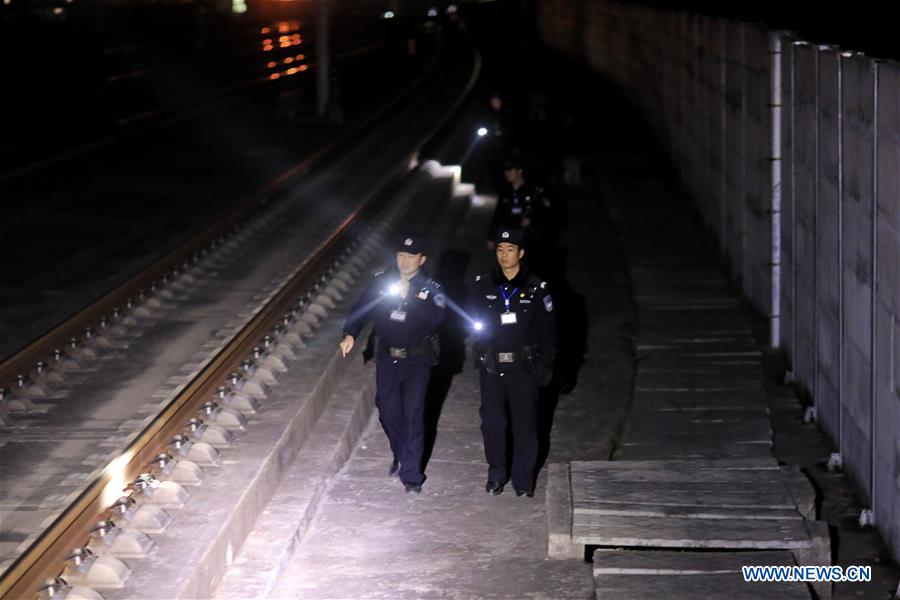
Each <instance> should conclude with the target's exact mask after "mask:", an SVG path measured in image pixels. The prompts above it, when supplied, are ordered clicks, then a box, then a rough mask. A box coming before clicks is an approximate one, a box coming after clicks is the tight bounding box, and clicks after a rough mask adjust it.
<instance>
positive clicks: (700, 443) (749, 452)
mask: <svg viewBox="0 0 900 600" xmlns="http://www.w3.org/2000/svg"><path fill="white" fill-rule="evenodd" d="M622 451H623V453H624V455H625V456H626V457H627V458H631V459H637V460H640V459H663V458H679V459H703V458H728V459H735V458H760V459H761V458H765V457H767V456H771V454H772V446H771V443H770V442H768V441H764V440H759V441H756V442H754V443H734V442H733V441H731V440H717V439H715V438H714V437H712V436H710V437H709V438H707V439H696V438H694V437H691V436H682V437H680V438H678V437H676V436H672V435H669V436H665V437H663V438H660V439H656V440H654V441H653V442H652V443H650V442H647V443H644V442H642V443H632V442H628V441H626V442H625V443H624V444H623V446H622Z"/></svg>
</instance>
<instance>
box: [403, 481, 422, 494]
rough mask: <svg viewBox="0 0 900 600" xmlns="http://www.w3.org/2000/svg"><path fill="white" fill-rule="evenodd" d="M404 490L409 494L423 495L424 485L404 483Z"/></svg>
mask: <svg viewBox="0 0 900 600" xmlns="http://www.w3.org/2000/svg"><path fill="white" fill-rule="evenodd" d="M403 489H404V490H406V493H407V494H421V493H422V484H421V483H404V484H403Z"/></svg>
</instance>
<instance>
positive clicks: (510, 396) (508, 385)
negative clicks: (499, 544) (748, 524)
mask: <svg viewBox="0 0 900 600" xmlns="http://www.w3.org/2000/svg"><path fill="white" fill-rule="evenodd" d="M495 242H496V250H495V251H496V254H497V264H498V266H497V267H496V268H495V269H494V270H493V271H491V272H490V273H488V274H485V275H479V276H477V277H476V278H475V283H474V285H473V286H472V290H471V292H470V295H469V302H468V309H469V314H470V316H471V317H472V319H473V323H474V326H475V329H476V338H475V344H474V347H475V352H476V357H477V358H476V365H477V366H478V367H479V370H480V380H481V432H482V434H483V436H484V454H485V458H486V459H487V462H488V480H487V484H486V486H485V490H486V491H487V492H488V493H489V494H491V495H494V496H496V495H498V494H500V493H501V492H502V491H503V486H504V485H505V483H506V482H507V481H508V480H509V478H510V476H511V477H512V483H513V487H514V488H515V490H516V495H517V496H522V495H525V496H529V497H531V496H533V495H534V478H535V467H536V463H537V456H538V428H537V414H538V389H539V388H540V387H542V386H545V385H547V384H548V383H549V382H550V380H551V379H552V377H553V359H554V355H555V353H556V324H555V319H554V315H553V314H552V313H553V299H552V298H551V296H550V291H549V289H548V286H547V283H546V282H545V281H542V280H540V279H538V278H537V277H535V276H534V275H533V274H531V273H530V272H529V271H528V269H527V268H526V267H525V265H524V264H522V262H521V261H522V258H523V257H524V255H525V251H524V249H523V247H522V244H523V234H522V232H521V231H520V230H512V229H503V230H501V231H499V232H498V234H497V237H496V238H495ZM507 415H508V418H507ZM508 427H510V428H511V430H512V442H513V444H512V453H513V454H512V465H511V467H512V468H510V464H509V460H508V457H507V452H506V450H507V445H506V440H507V428H508Z"/></svg>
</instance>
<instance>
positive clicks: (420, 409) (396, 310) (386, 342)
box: [340, 236, 444, 494]
mask: <svg viewBox="0 0 900 600" xmlns="http://www.w3.org/2000/svg"><path fill="white" fill-rule="evenodd" d="M425 260H426V254H425V246H424V240H423V239H422V238H420V237H416V236H407V237H405V238H403V239H401V241H400V243H399V245H398V246H397V257H396V266H395V267H391V268H389V269H385V270H381V271H378V272H377V273H375V275H374V277H373V278H372V281H371V282H369V285H368V287H367V288H366V290H365V291H364V292H363V295H362V297H360V299H359V300H358V301H357V303H356V304H355V305H354V306H353V308H352V309H351V311H350V314H349V315H348V316H347V320H346V322H345V323H344V337H343V339H342V340H341V343H340V348H341V353H342V354H343V355H344V356H347V354H348V353H349V352H350V350H351V349H352V348H353V346H354V344H355V341H356V339H357V338H358V337H359V334H360V332H361V331H362V329H363V326H364V325H365V324H366V322H367V321H368V320H369V319H372V320H373V321H374V323H375V335H376V338H377V341H376V350H375V355H376V359H375V381H376V384H377V388H378V389H377V392H376V395H375V405H376V406H377V407H378V416H379V420H380V421H381V426H382V427H383V428H384V432H385V433H386V434H387V437H388V441H389V442H390V445H391V452H393V455H394V458H393V461H392V462H391V467H390V471H389V473H390V475H395V474H398V473H399V475H400V480H401V481H402V482H403V486H404V488H405V489H406V492H407V493H416V494H418V493H420V492H421V491H422V482H423V481H425V475H424V473H423V472H422V454H423V451H424V442H425V391H426V388H427V387H428V378H429V375H430V373H431V367H432V366H433V365H435V364H436V363H437V348H436V345H435V344H436V340H437V338H436V335H435V329H436V328H437V326H438V325H439V324H440V322H441V321H442V320H443V318H444V295H443V292H442V291H441V288H440V285H439V284H438V283H437V282H435V281H433V280H431V279H429V278H428V277H426V276H425V275H424V274H423V273H422V270H421V269H422V266H423V265H424V264H425Z"/></svg>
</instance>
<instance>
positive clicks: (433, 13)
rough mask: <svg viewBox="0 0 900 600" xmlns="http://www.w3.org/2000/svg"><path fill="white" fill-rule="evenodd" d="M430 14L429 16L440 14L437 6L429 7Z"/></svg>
mask: <svg viewBox="0 0 900 600" xmlns="http://www.w3.org/2000/svg"><path fill="white" fill-rule="evenodd" d="M428 16H429V17H436V16H438V9H436V8H435V7H433V6H432V7H431V8H429V9H428Z"/></svg>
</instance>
